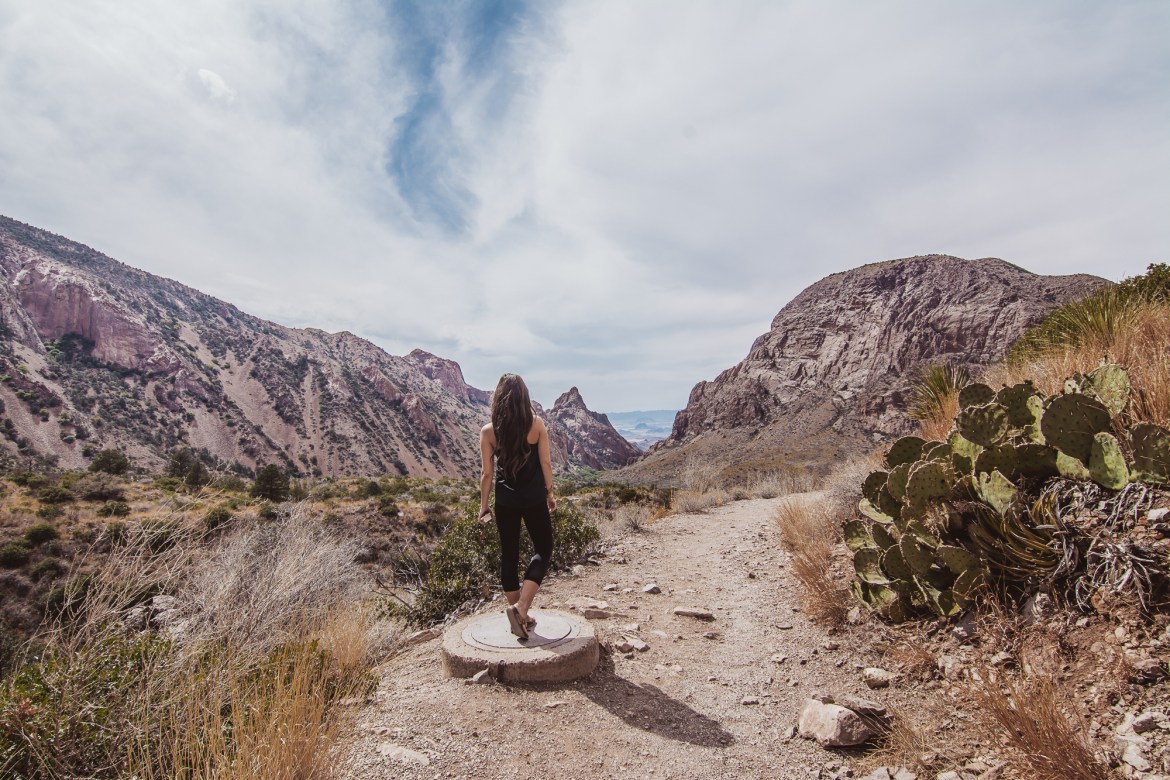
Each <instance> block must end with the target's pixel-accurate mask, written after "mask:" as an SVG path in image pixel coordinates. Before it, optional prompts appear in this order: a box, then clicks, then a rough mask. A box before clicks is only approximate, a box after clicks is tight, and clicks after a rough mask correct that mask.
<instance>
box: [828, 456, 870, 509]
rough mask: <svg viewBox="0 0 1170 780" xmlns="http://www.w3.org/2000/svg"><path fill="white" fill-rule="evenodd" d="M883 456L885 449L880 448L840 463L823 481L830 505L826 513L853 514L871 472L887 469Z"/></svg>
mask: <svg viewBox="0 0 1170 780" xmlns="http://www.w3.org/2000/svg"><path fill="white" fill-rule="evenodd" d="M883 455H884V451H883V448H878V449H874V450H872V451H870V452H868V453H865V454H863V455H858V456H856V457H853V458H850V459H849V460H845V461H842V462H840V463H838V464H837V465H836V466H835V467H834V468H833V470H832V471H830V472H829V475H828V476H827V477H825V479H824V480H822V481H821V491H822V493H823V494H824V497H825V501H826V503H827V504H828V509H827V510H826V511H832V512H835V513H838V514H852V513H853V512H854V511H855V510H856V509H857V502H858V501H860V500H861V485H862V483H864V482H865V478H866V477H868V476H869V475H870V473H871V472H873V471H880V470H882V469H884V468H885V466H884V465H883V464H882V457H883Z"/></svg>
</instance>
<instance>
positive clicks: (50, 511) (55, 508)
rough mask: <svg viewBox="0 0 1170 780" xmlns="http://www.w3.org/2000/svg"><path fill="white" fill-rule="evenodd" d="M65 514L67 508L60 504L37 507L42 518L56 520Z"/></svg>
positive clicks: (37, 512) (38, 514)
mask: <svg viewBox="0 0 1170 780" xmlns="http://www.w3.org/2000/svg"><path fill="white" fill-rule="evenodd" d="M63 514H65V510H64V509H62V508H61V505H60V504H45V505H44V506H41V507H37V511H36V515H37V517H39V518H41V519H42V520H56V519H57V518H58V517H60V516H61V515H63Z"/></svg>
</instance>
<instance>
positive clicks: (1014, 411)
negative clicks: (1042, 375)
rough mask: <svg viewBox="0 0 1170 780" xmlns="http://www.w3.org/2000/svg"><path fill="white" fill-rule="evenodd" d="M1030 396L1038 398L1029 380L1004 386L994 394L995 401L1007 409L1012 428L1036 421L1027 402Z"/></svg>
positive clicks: (1034, 387)
mask: <svg viewBox="0 0 1170 780" xmlns="http://www.w3.org/2000/svg"><path fill="white" fill-rule="evenodd" d="M1031 398H1036V399H1039V398H1040V394H1039V392H1038V391H1037V390H1036V386H1035V385H1033V384H1032V382H1031V381H1027V382H1021V383H1020V384H1018V385H1012V386H1011V387H1005V388H1003V389H1002V390H1000V391H999V392H998V393H996V394H995V402H996V403H997V404H999V405H1000V406H1002V407H1003V408H1004V409H1006V410H1007V414H1008V422H1009V423H1010V424H1011V425H1012V427H1013V428H1024V427H1027V426H1028V425H1031V424H1033V423H1035V422H1036V419H1037V418H1036V416H1035V413H1034V410H1033V409H1032V408H1030V406H1029V403H1028V401H1029V399H1031Z"/></svg>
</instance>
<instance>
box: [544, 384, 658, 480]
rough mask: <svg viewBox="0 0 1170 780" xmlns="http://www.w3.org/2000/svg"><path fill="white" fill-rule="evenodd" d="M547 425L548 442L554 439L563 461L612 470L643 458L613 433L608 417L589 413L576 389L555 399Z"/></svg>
mask: <svg viewBox="0 0 1170 780" xmlns="http://www.w3.org/2000/svg"><path fill="white" fill-rule="evenodd" d="M546 422H548V423H550V428H549V430H550V438H555V441H556V445H557V448H558V449H561V448H563V451H564V453H565V458H566V459H567V460H568V461H569V462H571V463H576V464H579V465H583V466H588V467H589V468H593V469H613V468H620V467H622V466H627V465H629V464H631V463H633V462H634V461H636V460H637V459H638V458H639V457H641V455H642V453H641V451H640V450H638V448H637V447H635V446H634V445H633V444H630V443H629V442H628V441H626V440H625V439H623V438H622V436H621V434H619V433H618V432H617V431H616V430H614V427H613V425H611V424H610V422H609V418H608V417H606V416H605V415H604V414H599V413H597V412H591V411H589V408H588V407H587V406H585V401H584V399H582V398H581V393H580V391H578V390H577V388H575V387H574V388H571V389H570V390H569V391H568V392H567V393H564V394H562V395H561V396H560V397H559V398H557V400H556V401H555V402H554V403H553V406H552V409H550V410H549V413H548V415H547V416H546ZM554 426H555V428H556V431H555V436H554V434H553V429H554Z"/></svg>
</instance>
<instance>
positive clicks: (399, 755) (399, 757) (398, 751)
mask: <svg viewBox="0 0 1170 780" xmlns="http://www.w3.org/2000/svg"><path fill="white" fill-rule="evenodd" d="M378 752H379V753H381V754H382V755H384V756H386V757H387V758H392V759H394V760H395V761H401V762H402V763H403V764H418V765H420V766H430V765H431V759H430V758H429V757H428V756H427V755H426V754H425V753H420V752H418V751H417V750H411V749H410V748H408V747H403V746H402V745H395V744H394V743H393V742H383V743H382V744H381V745H379V746H378Z"/></svg>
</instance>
